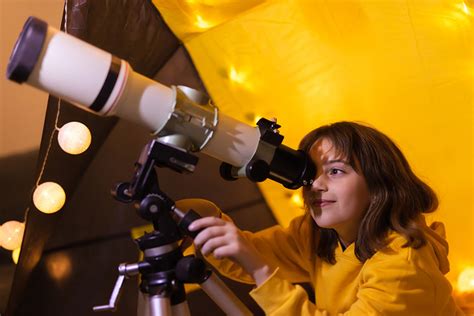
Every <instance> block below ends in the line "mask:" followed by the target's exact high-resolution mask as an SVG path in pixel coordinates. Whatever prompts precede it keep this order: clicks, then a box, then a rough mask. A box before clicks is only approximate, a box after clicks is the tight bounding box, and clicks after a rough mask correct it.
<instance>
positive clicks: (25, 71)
mask: <svg viewBox="0 0 474 316" xmlns="http://www.w3.org/2000/svg"><path fill="white" fill-rule="evenodd" d="M47 30H48V24H47V23H46V22H44V21H42V20H40V19H38V18H35V17H33V16H30V17H29V18H28V20H27V21H26V23H25V25H24V26H23V30H22V31H21V33H20V36H19V37H18V39H17V40H16V43H15V47H14V48H13V52H12V54H11V56H10V60H9V61H8V66H7V78H8V79H10V80H13V81H16V82H18V83H22V82H25V81H26V80H28V77H29V76H30V74H31V72H32V71H33V69H34V67H35V65H36V63H37V62H38V58H39V56H40V54H41V49H42V48H43V44H44V40H45V39H46V32H47Z"/></svg>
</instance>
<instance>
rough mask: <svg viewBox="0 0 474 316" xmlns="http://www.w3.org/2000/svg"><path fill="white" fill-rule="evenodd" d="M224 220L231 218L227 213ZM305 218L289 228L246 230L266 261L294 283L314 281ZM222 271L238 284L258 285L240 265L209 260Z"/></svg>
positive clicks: (229, 261) (295, 220) (247, 236)
mask: <svg viewBox="0 0 474 316" xmlns="http://www.w3.org/2000/svg"><path fill="white" fill-rule="evenodd" d="M222 218H223V219H224V220H228V221H231V219H230V218H229V217H228V216H227V215H225V214H223V215H222ZM307 222H308V221H307V220H305V218H304V216H301V217H298V218H296V219H294V220H293V221H292V222H291V223H290V225H289V227H288V228H282V227H280V226H273V227H270V228H267V229H264V230H262V231H259V232H257V233H251V232H248V231H243V234H244V237H245V238H246V239H247V240H249V241H250V242H251V243H252V244H253V245H254V246H255V248H256V249H257V250H258V251H259V252H260V254H261V255H262V257H263V258H265V260H266V262H267V263H268V264H269V265H270V266H271V267H274V268H278V269H279V270H280V273H279V274H280V275H281V276H283V277H284V278H285V279H287V280H288V281H290V282H294V283H302V282H310V281H311V280H310V269H311V265H310V262H314V261H310V259H309V258H310V256H311V252H310V240H309V239H308V237H306V238H304V239H302V238H299V236H300V235H303V234H304V235H303V236H309V235H308V232H307V230H308V229H310V227H309V226H310V225H309V224H308V223H307ZM206 260H207V261H208V262H209V263H211V264H212V265H213V266H214V267H216V268H217V270H219V272H220V273H221V274H223V275H225V276H226V277H228V278H230V279H233V280H235V281H240V282H245V283H251V284H253V283H255V282H254V280H253V279H252V278H251V277H250V275H248V274H247V273H246V272H245V271H244V270H243V269H242V268H241V267H240V266H239V265H237V264H235V263H234V262H233V261H231V260H228V259H223V260H217V259H215V258H214V257H213V256H212V255H209V256H207V257H206Z"/></svg>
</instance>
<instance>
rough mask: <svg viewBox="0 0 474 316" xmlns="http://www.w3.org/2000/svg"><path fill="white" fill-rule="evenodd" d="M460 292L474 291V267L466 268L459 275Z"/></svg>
mask: <svg viewBox="0 0 474 316" xmlns="http://www.w3.org/2000/svg"><path fill="white" fill-rule="evenodd" d="M458 290H459V292H474V267H469V268H466V269H464V270H463V271H462V272H461V274H460V275H459V277H458Z"/></svg>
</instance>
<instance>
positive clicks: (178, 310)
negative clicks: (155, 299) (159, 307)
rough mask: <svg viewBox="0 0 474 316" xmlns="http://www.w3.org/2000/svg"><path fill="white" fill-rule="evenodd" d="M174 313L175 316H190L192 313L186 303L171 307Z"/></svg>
mask: <svg viewBox="0 0 474 316" xmlns="http://www.w3.org/2000/svg"><path fill="white" fill-rule="evenodd" d="M171 310H172V311H173V316H190V315H191V312H190V311H189V306H188V303H187V302H186V301H184V302H181V303H179V304H176V305H173V306H171Z"/></svg>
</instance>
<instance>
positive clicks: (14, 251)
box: [12, 248, 21, 264]
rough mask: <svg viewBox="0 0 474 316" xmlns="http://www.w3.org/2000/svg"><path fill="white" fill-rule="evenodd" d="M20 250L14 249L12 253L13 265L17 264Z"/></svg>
mask: <svg viewBox="0 0 474 316" xmlns="http://www.w3.org/2000/svg"><path fill="white" fill-rule="evenodd" d="M20 249H21V248H16V249H15V250H13V251H12V260H13V262H14V263H15V264H17V263H18V259H19V258H20Z"/></svg>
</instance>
